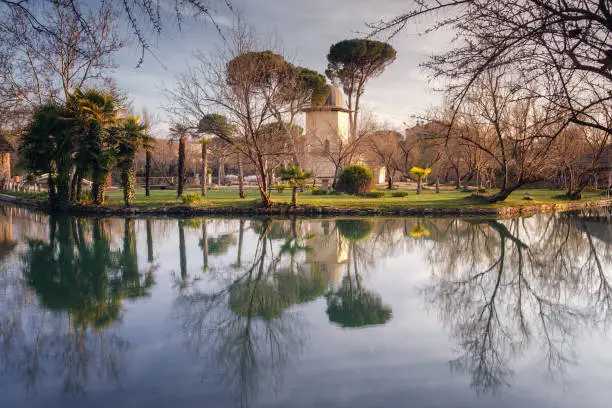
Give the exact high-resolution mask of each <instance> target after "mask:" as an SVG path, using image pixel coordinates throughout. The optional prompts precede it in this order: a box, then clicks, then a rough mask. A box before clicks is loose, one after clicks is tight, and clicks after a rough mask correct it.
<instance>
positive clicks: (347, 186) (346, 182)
mask: <svg viewBox="0 0 612 408" xmlns="http://www.w3.org/2000/svg"><path fill="white" fill-rule="evenodd" d="M373 187H374V176H373V175H372V172H371V171H370V169H368V168H367V167H365V166H361V165H359V164H354V165H350V166H346V167H345V168H344V169H343V170H342V172H341V173H340V176H339V177H338V183H337V185H336V190H338V191H341V192H344V193H347V194H365V193H367V192H368V191H371V190H372V188H373Z"/></svg>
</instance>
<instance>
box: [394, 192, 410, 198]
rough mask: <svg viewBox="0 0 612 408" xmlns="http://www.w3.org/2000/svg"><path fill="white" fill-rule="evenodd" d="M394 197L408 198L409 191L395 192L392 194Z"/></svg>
mask: <svg viewBox="0 0 612 408" xmlns="http://www.w3.org/2000/svg"><path fill="white" fill-rule="evenodd" d="M391 196H392V197H406V196H408V192H407V191H394V192H392V193H391Z"/></svg>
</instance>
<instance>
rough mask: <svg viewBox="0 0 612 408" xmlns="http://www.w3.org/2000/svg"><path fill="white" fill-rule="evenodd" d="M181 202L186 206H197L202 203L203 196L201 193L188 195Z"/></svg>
mask: <svg viewBox="0 0 612 408" xmlns="http://www.w3.org/2000/svg"><path fill="white" fill-rule="evenodd" d="M181 201H182V202H183V204H185V205H191V204H196V203H199V202H200V201H202V196H201V195H200V193H194V194H186V195H184V196H182V197H181Z"/></svg>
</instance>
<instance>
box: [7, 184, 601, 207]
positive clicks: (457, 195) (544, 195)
mask: <svg viewBox="0 0 612 408" xmlns="http://www.w3.org/2000/svg"><path fill="white" fill-rule="evenodd" d="M198 191H199V190H196V189H193V190H187V191H186V192H185V194H189V193H195V192H198ZM380 191H385V197H384V198H367V197H358V196H351V195H323V196H320V195H318V196H315V195H312V194H311V192H309V191H306V192H304V193H300V194H299V195H298V201H299V204H300V205H305V206H313V207H335V208H354V209H381V210H394V209H401V208H499V207H521V206H530V205H537V204H555V203H563V202H567V201H569V200H566V199H563V198H559V197H558V196H560V195H562V194H563V193H564V192H563V191H561V190H519V191H515V192H514V193H512V194H511V195H510V197H508V199H506V200H505V201H502V202H499V203H495V204H485V203H483V202H482V201H481V200H479V199H477V198H474V197H472V195H471V193H464V192H462V191H456V190H443V191H441V192H440V193H439V194H436V193H435V192H434V191H433V190H423V191H422V193H421V194H420V195H417V194H416V193H415V191H414V190H408V196H406V197H392V196H391V191H387V190H380ZM395 191H397V190H395ZM526 191H528V192H529V194H530V195H531V197H532V198H533V200H524V199H523V197H524V196H525V192H526ZM7 194H11V195H15V196H19V197H25V198H44V193H43V195H42V196H41V195H40V194H33V193H17V192H7ZM602 198H604V196H602V195H601V192H585V193H583V198H582V201H589V200H597V199H602ZM272 200H273V201H274V202H275V203H284V204H289V203H291V191H287V190H285V191H284V192H283V193H278V192H276V191H273V193H272ZM107 205H108V206H111V207H122V206H123V193H122V191H121V190H112V191H109V192H107ZM177 205H184V204H183V203H182V201H181V200H179V199H177V198H176V191H175V190H154V191H151V196H150V197H146V196H145V193H144V190H141V189H138V190H136V200H135V203H134V206H135V207H147V208H161V207H171V206H177ZM259 205H260V198H259V193H258V192H257V190H248V196H247V198H245V199H240V198H239V197H238V191H237V190H212V191H209V192H208V197H207V198H206V199H203V200H202V201H201V202H199V203H195V204H193V206H194V207H198V206H201V207H255V206H259Z"/></svg>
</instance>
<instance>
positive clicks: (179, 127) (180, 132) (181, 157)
mask: <svg viewBox="0 0 612 408" xmlns="http://www.w3.org/2000/svg"><path fill="white" fill-rule="evenodd" d="M188 133H189V128H188V127H187V126H186V125H183V124H180V123H176V124H174V125H173V126H172V127H170V136H171V138H172V139H173V140H178V142H179V146H178V186H177V190H176V197H177V198H180V197H182V196H183V190H184V188H185V143H186V142H187V135H188Z"/></svg>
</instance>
